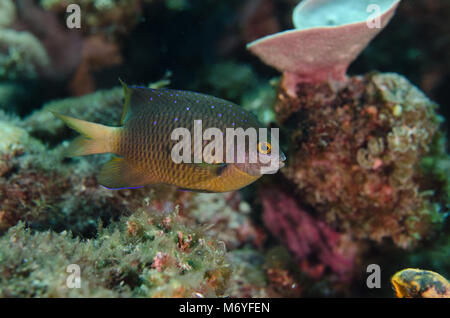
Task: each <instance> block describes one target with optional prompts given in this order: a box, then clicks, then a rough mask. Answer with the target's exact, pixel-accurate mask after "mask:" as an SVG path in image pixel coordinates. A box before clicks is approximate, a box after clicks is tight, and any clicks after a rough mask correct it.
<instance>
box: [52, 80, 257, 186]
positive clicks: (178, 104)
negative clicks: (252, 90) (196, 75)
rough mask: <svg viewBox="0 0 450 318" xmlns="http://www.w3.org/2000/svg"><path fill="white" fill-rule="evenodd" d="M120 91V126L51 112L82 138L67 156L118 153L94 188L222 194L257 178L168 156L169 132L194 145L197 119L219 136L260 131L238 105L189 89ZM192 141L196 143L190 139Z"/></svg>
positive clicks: (228, 166) (235, 168) (231, 167)
mask: <svg viewBox="0 0 450 318" xmlns="http://www.w3.org/2000/svg"><path fill="white" fill-rule="evenodd" d="M124 89H125V107H124V113H123V116H122V124H123V126H122V127H107V126H103V125H99V124H94V123H89V122H85V121H81V120H78V119H75V118H71V117H68V116H64V115H60V114H55V115H56V116H58V117H59V118H61V119H62V120H64V121H65V122H66V123H67V124H68V125H69V126H70V127H72V128H74V129H76V130H78V131H79V132H80V133H81V134H82V135H83V136H84V137H79V138H78V139H77V140H75V141H74V142H73V144H72V145H71V146H70V148H69V154H68V155H69V156H77V155H86V154H93V153H104V152H111V153H114V154H116V155H118V157H116V158H113V159H112V160H111V161H110V162H108V163H107V164H105V165H104V166H103V168H102V170H101V171H100V173H99V175H98V179H99V182H100V184H102V185H104V186H106V187H108V188H114V189H117V188H130V187H138V186H144V185H147V184H155V183H166V184H171V185H175V186H177V187H179V188H183V189H189V190H196V191H207V192H227V191H232V190H236V189H239V188H242V187H244V186H246V185H248V184H249V183H251V182H253V181H255V180H257V179H258V178H259V177H260V176H261V175H252V174H250V173H247V172H246V171H245V170H242V169H239V168H238V165H235V164H229V163H218V164H198V163H194V161H192V163H184V162H182V163H175V162H174V161H173V160H172V157H171V151H172V148H173V146H174V145H175V144H176V143H177V142H178V141H174V140H171V134H172V132H173V131H174V130H175V129H176V128H186V129H188V130H189V131H190V132H191V136H192V139H193V140H192V145H194V139H195V138H194V122H195V121H196V120H201V123H202V129H203V131H204V130H206V129H207V128H210V127H215V128H218V129H220V130H221V131H223V132H225V131H226V128H238V127H241V128H243V129H244V130H245V129H247V128H250V127H253V128H256V129H258V128H263V126H262V125H261V124H260V123H259V122H258V120H257V119H256V117H255V116H254V115H253V114H251V113H249V112H247V111H245V110H244V109H243V108H242V107H240V106H238V105H236V104H234V103H231V102H229V101H225V100H223V99H219V98H216V97H212V96H209V95H205V94H200V93H194V92H189V91H181V90H171V89H149V88H144V87H134V86H131V87H128V86H125V85H124ZM202 133H203V132H202ZM195 142H202V141H201V140H200V141H198V140H196V139H195ZM204 144H205V141H203V142H202V146H204ZM192 149H194V147H192Z"/></svg>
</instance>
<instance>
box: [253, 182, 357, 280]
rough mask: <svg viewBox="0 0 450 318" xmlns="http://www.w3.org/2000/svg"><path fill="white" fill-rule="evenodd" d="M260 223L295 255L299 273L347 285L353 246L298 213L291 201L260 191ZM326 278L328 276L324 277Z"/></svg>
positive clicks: (277, 193)
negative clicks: (262, 210)
mask: <svg viewBox="0 0 450 318" xmlns="http://www.w3.org/2000/svg"><path fill="white" fill-rule="evenodd" d="M261 197H262V202H263V208H264V215H263V219H264V223H265V224H266V226H267V228H268V229H269V230H270V231H271V232H272V234H273V235H274V236H276V237H279V238H280V239H281V240H282V241H283V242H284V243H285V244H286V245H287V246H288V247H289V249H290V250H291V251H292V253H293V254H294V255H295V257H296V259H297V261H298V262H299V264H300V269H301V271H302V272H304V273H306V274H307V275H308V276H310V277H312V278H314V279H319V278H322V277H323V276H324V273H325V271H328V270H329V271H331V272H332V273H333V275H334V276H335V277H329V279H331V280H339V281H341V282H342V281H348V280H349V279H351V276H352V271H353V270H354V262H355V260H354V259H355V254H356V251H357V246H356V244H354V243H352V241H351V238H350V237H349V236H348V235H342V234H340V233H337V232H335V231H334V230H333V229H332V228H330V227H329V226H327V225H326V223H325V222H324V221H321V220H317V219H315V218H314V217H312V216H311V215H310V214H309V213H308V212H306V211H305V210H304V209H302V208H301V207H300V206H299V205H298V203H297V202H296V200H295V198H293V197H291V196H289V195H288V194H286V193H284V192H283V191H280V190H279V189H276V188H268V189H267V188H265V189H264V190H262V191H261ZM328 276H330V275H328Z"/></svg>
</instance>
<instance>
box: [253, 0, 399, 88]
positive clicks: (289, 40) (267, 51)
mask: <svg viewBox="0 0 450 318" xmlns="http://www.w3.org/2000/svg"><path fill="white" fill-rule="evenodd" d="M399 2H400V0H357V1H355V0H304V1H302V2H301V3H300V4H299V5H298V6H297V7H296V8H295V9H294V12H293V22H294V25H295V27H296V29H294V30H289V31H285V32H280V33H276V34H273V35H270V36H266V37H263V38H261V39H259V40H256V41H254V42H252V43H249V44H248V45H247V48H248V49H249V50H250V51H251V52H252V53H254V54H255V55H257V56H258V57H259V58H261V60H263V61H264V62H265V63H266V64H268V65H271V66H273V67H274V68H276V69H277V70H279V71H281V72H283V73H285V75H288V74H289V76H291V77H293V78H294V79H295V81H296V82H324V81H328V80H330V79H332V80H339V81H342V80H345V79H346V74H345V73H346V71H347V68H348V66H349V65H350V63H351V62H353V61H354V60H355V59H356V58H357V57H358V55H359V54H360V53H361V51H362V50H363V49H364V48H365V47H366V46H367V45H368V44H369V42H370V41H371V40H372V39H373V38H374V37H375V36H376V35H377V34H378V33H379V32H380V31H381V30H382V29H383V28H384V27H385V26H386V25H387V24H388V22H389V21H390V19H391V18H392V16H393V15H394V13H395V9H396V8H397V6H398V4H399ZM286 73H288V74H286Z"/></svg>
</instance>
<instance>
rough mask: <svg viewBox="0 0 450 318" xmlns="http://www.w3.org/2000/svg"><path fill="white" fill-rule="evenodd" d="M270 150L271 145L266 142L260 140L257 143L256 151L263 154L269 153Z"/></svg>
mask: <svg viewBox="0 0 450 318" xmlns="http://www.w3.org/2000/svg"><path fill="white" fill-rule="evenodd" d="M271 150H272V146H271V145H270V143H268V142H260V143H258V151H259V152H260V153H262V154H263V155H267V154H270V151H271Z"/></svg>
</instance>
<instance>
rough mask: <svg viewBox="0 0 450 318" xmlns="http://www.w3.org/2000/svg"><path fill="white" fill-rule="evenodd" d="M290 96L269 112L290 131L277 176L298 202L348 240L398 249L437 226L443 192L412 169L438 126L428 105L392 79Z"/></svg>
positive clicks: (377, 77) (313, 88)
mask: <svg viewBox="0 0 450 318" xmlns="http://www.w3.org/2000/svg"><path fill="white" fill-rule="evenodd" d="M296 92H297V96H296V98H290V97H289V94H287V93H286V92H285V91H281V92H280V94H279V97H278V102H277V105H276V110H277V113H278V115H279V119H280V120H281V121H282V122H283V123H284V125H285V127H289V128H288V131H290V132H291V145H292V151H291V156H290V158H292V160H291V162H290V163H289V166H288V168H287V169H286V170H285V171H284V172H285V175H286V176H287V177H288V178H289V179H290V180H292V181H293V182H295V183H296V184H297V186H298V190H299V193H300V197H301V198H302V200H304V202H306V203H308V204H310V205H311V206H313V207H314V208H315V209H316V210H317V211H318V212H319V213H320V214H322V216H323V217H324V219H325V220H326V221H327V223H328V224H332V225H333V226H334V227H335V228H338V229H340V230H341V231H344V232H347V233H351V235H352V236H354V237H356V238H370V239H373V240H376V241H381V240H382V239H383V238H391V239H392V240H393V241H394V242H395V243H396V244H397V245H398V246H401V247H404V248H407V247H410V246H413V245H415V243H417V241H419V240H421V239H422V238H424V237H429V235H431V234H432V233H433V231H434V230H435V229H438V228H439V225H440V224H442V221H443V218H444V211H443V210H446V209H447V204H448V194H447V192H445V191H444V192H442V189H445V188H446V187H445V185H444V184H443V183H442V180H441V182H436V181H437V180H435V179H433V176H432V175H429V174H426V173H424V171H423V170H420V166H421V163H422V159H424V158H425V157H426V156H427V155H428V154H429V155H431V153H432V152H431V145H432V143H433V140H434V139H435V138H438V135H437V132H438V129H439V125H440V123H441V121H442V119H441V117H439V116H438V115H437V114H436V113H435V109H436V107H437V106H436V105H435V104H433V103H432V102H430V101H429V100H428V99H427V98H426V97H425V96H424V95H423V94H422V93H421V92H420V91H419V90H418V89H417V88H415V87H414V86H412V85H411V84H410V83H409V82H408V81H407V80H405V79H404V78H402V77H401V76H398V75H395V74H385V75H382V74H372V75H368V76H366V77H365V78H358V77H355V78H352V79H351V80H350V82H349V83H348V84H345V85H343V86H337V87H332V86H331V85H329V84H318V85H314V84H303V85H298V86H297V90H296ZM427 160H429V159H427ZM447 182H448V176H447V177H446V182H444V183H447Z"/></svg>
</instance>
